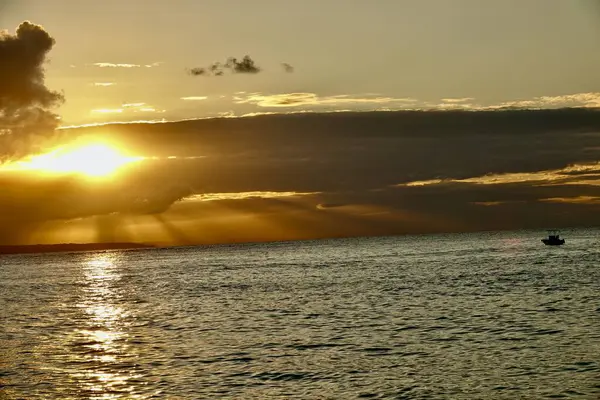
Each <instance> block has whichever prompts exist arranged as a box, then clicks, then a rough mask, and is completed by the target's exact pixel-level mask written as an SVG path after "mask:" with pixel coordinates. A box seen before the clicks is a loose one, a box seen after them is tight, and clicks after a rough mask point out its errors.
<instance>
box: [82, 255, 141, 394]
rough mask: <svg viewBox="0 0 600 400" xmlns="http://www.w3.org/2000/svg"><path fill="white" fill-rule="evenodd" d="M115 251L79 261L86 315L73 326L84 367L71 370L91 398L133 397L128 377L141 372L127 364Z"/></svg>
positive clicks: (124, 329)
mask: <svg viewBox="0 0 600 400" xmlns="http://www.w3.org/2000/svg"><path fill="white" fill-rule="evenodd" d="M118 261H119V260H118V254H112V253H103V254H93V255H91V257H90V258H88V259H86V260H84V261H83V262H82V264H81V270H82V273H83V279H82V288H83V296H82V298H81V302H80V303H79V304H78V307H80V308H81V309H82V310H83V311H84V315H85V318H84V320H83V321H82V323H81V324H80V326H79V329H77V330H76V333H75V335H76V338H77V342H78V343H79V346H80V348H82V350H81V351H78V352H77V354H76V358H78V360H76V361H78V362H82V361H83V363H84V364H83V365H86V367H87V368H85V370H83V371H82V370H81V369H79V370H77V371H73V372H74V373H73V374H72V376H73V378H74V379H76V380H77V381H79V382H80V387H81V389H82V390H84V391H86V392H88V393H89V394H90V397H89V398H91V399H116V398H123V396H125V398H136V396H134V395H133V392H134V391H135V387H134V385H133V384H132V382H130V381H131V379H136V378H139V377H140V375H138V374H136V373H135V371H132V369H131V368H127V367H126V366H127V365H131V363H130V362H128V361H127V359H128V358H129V357H130V356H131V354H130V353H131V352H130V349H129V345H128V341H127V339H128V335H127V329H126V328H127V325H128V323H127V317H128V316H129V314H128V312H127V310H126V308H124V307H123V306H122V305H120V304H123V293H121V292H120V290H119V281H120V280H121V279H122V273H121V272H120V270H119V265H118Z"/></svg>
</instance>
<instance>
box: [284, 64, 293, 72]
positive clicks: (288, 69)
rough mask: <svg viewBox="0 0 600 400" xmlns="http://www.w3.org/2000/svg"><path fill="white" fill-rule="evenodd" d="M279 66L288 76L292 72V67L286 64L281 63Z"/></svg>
mask: <svg viewBox="0 0 600 400" xmlns="http://www.w3.org/2000/svg"><path fill="white" fill-rule="evenodd" d="M281 66H282V67H283V70H284V71H285V72H287V73H289V74H291V73H292V72H294V67H293V66H292V65H290V64H288V63H281Z"/></svg>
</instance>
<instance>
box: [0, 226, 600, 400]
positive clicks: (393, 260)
mask: <svg viewBox="0 0 600 400" xmlns="http://www.w3.org/2000/svg"><path fill="white" fill-rule="evenodd" d="M544 234H545V232H544V231H541V232H540V231H535V232H533V231H518V232H485V233H474V234H440V235H415V236H396V237H378V238H352V239H331V240H315V241H301V242H279V243H265V244H236V245H222V246H206V247H184V248H171V249H145V250H132V251H101V252H80V253H54V254H35V255H10V256H0V316H1V318H0V319H1V325H0V399H3V400H8V399H10V400H12V399H148V398H156V399H216V398H224V399H226V398H231V399H266V398H272V399H291V398H298V399H358V398H372V399H380V398H386V399H544V398H582V399H599V398H600V230H593V229H585V230H584V229H571V230H565V231H563V232H562V234H563V236H564V237H565V239H566V244H565V245H564V246H560V247H559V246H557V247H551V246H544V245H543V244H542V243H541V241H540V239H541V238H542V237H543V236H544Z"/></svg>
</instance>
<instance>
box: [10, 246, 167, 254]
mask: <svg viewBox="0 0 600 400" xmlns="http://www.w3.org/2000/svg"><path fill="white" fill-rule="evenodd" d="M155 247H156V246H153V245H150V244H143V243H60V244H31V245H0V255H2V254H35V253H60V252H71V251H98V250H127V249H150V248H155Z"/></svg>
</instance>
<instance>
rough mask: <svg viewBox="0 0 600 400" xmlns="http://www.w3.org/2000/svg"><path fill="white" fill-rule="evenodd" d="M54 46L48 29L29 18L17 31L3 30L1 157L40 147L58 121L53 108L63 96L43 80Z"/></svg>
mask: <svg viewBox="0 0 600 400" xmlns="http://www.w3.org/2000/svg"><path fill="white" fill-rule="evenodd" d="M53 46H54V39H53V38H52V37H50V35H49V34H48V32H46V31H45V30H44V28H42V27H41V26H39V25H35V24H32V23H30V22H28V21H25V22H23V23H21V24H20V25H19V27H18V28H17V30H16V32H15V34H14V35H12V34H10V33H6V32H4V33H0V60H1V62H0V149H1V150H0V161H1V160H2V159H6V157H10V156H19V155H22V154H24V153H27V152H30V151H33V150H36V149H39V148H40V146H41V145H43V144H44V143H45V139H47V138H49V137H50V136H52V134H53V133H54V130H55V128H56V127H57V125H58V121H59V118H58V116H57V115H56V114H55V113H54V112H52V109H53V108H54V107H56V106H58V105H59V104H60V103H61V102H62V101H63V100H64V98H63V95H62V94H61V93H58V92H55V91H51V90H49V89H48V88H47V87H46V85H45V83H44V63H45V61H46V55H47V54H48V52H49V51H50V50H51V49H52V47H53Z"/></svg>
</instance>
